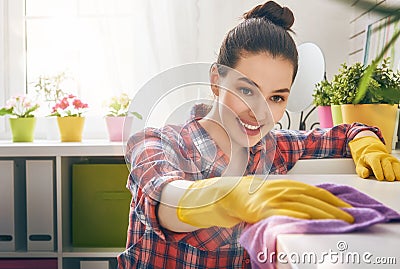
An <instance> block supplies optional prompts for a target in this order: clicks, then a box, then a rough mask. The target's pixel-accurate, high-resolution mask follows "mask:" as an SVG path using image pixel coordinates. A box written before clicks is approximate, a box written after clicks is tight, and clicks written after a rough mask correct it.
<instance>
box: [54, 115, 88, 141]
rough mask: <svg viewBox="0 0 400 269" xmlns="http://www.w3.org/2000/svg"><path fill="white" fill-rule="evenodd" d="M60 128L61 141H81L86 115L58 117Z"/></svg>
mask: <svg viewBox="0 0 400 269" xmlns="http://www.w3.org/2000/svg"><path fill="white" fill-rule="evenodd" d="M57 124H58V129H59V131H60V138H61V142H81V141H82V133H83V127H84V125H85V118H84V117H58V118H57Z"/></svg>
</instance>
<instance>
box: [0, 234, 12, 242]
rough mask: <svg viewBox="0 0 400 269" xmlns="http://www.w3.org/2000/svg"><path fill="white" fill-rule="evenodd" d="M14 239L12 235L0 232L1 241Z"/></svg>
mask: <svg viewBox="0 0 400 269" xmlns="http://www.w3.org/2000/svg"><path fill="white" fill-rule="evenodd" d="M12 240H13V237H12V235H7V234H0V241H1V242H5V241H12Z"/></svg>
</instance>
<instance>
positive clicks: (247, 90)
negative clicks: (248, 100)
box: [239, 88, 253, 96]
mask: <svg viewBox="0 0 400 269" xmlns="http://www.w3.org/2000/svg"><path fill="white" fill-rule="evenodd" d="M239 91H241V92H242V93H243V94H244V95H248V96H249V95H253V91H252V90H250V89H248V88H240V89H239Z"/></svg>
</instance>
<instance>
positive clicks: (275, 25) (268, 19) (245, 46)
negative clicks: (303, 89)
mask: <svg viewBox="0 0 400 269" xmlns="http://www.w3.org/2000/svg"><path fill="white" fill-rule="evenodd" d="M243 18H244V21H243V22H241V23H240V24H239V25H237V26H236V27H235V28H233V29H232V30H230V31H229V32H228V33H227V35H226V36H225V39H224V41H223V42H222V45H221V48H220V51H219V55H218V59H217V64H219V66H220V65H225V66H229V67H230V68H235V66H236V64H237V62H238V60H239V59H240V57H241V56H243V54H244V53H260V52H267V53H269V54H271V55H272V57H274V58H275V57H283V58H285V59H287V60H289V61H290V62H291V63H292V64H293V67H294V72H293V80H294V78H295V77H296V74H297V68H298V54H297V48H296V44H295V42H294V40H293V38H292V37H291V36H290V34H289V31H290V32H293V31H292V30H291V29H290V27H292V25H293V23H294V16H293V13H292V11H291V10H290V9H289V8H287V7H281V6H280V5H279V4H277V3H275V2H274V1H268V2H266V3H264V4H262V5H258V6H256V7H254V8H253V9H251V10H250V11H248V12H246V13H244V14H243ZM220 71H222V70H220ZM222 75H223V74H222Z"/></svg>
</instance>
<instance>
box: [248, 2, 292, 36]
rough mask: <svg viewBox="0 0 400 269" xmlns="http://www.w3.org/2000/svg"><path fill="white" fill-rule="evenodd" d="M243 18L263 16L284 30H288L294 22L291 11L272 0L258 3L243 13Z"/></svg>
mask: <svg viewBox="0 0 400 269" xmlns="http://www.w3.org/2000/svg"><path fill="white" fill-rule="evenodd" d="M243 18H244V19H246V20H247V19H252V18H265V19H268V20H270V21H271V22H272V23H274V24H276V25H278V26H281V27H282V28H284V29H285V30H290V27H292V25H293V23H294V16H293V13H292V11H291V10H290V9H289V8H287V7H282V6H280V5H279V4H277V3H276V2H274V1H268V2H266V3H264V4H262V5H258V6H256V7H254V8H253V9H251V10H249V11H248V12H246V13H244V14H243Z"/></svg>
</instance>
